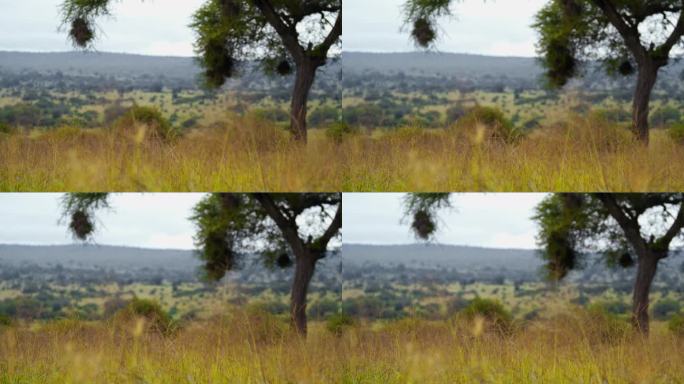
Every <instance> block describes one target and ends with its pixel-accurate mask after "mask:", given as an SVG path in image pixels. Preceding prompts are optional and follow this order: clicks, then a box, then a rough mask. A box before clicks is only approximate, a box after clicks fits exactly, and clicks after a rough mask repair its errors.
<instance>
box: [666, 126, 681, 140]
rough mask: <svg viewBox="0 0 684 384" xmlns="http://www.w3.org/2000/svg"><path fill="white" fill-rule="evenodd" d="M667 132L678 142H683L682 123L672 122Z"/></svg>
mask: <svg viewBox="0 0 684 384" xmlns="http://www.w3.org/2000/svg"><path fill="white" fill-rule="evenodd" d="M668 133H669V134H670V137H671V138H672V140H674V141H676V142H677V143H678V144H684V123H677V124H672V125H671V126H670V128H669V129H668Z"/></svg>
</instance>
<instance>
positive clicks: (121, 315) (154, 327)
mask: <svg viewBox="0 0 684 384" xmlns="http://www.w3.org/2000/svg"><path fill="white" fill-rule="evenodd" d="M141 319H142V320H144V321H145V324H144V325H145V327H146V328H147V330H150V331H157V332H159V333H161V334H162V335H168V334H170V333H171V332H172V331H173V330H174V324H173V321H172V320H171V317H170V316H169V315H168V313H166V311H164V309H162V307H161V305H159V303H157V302H156V301H154V300H148V299H139V298H137V297H135V298H133V299H132V300H131V301H130V302H129V303H128V305H126V306H125V307H124V308H123V309H121V310H119V311H118V312H117V313H116V314H115V315H114V318H113V320H114V321H115V323H123V324H130V323H131V322H133V321H136V320H141Z"/></svg>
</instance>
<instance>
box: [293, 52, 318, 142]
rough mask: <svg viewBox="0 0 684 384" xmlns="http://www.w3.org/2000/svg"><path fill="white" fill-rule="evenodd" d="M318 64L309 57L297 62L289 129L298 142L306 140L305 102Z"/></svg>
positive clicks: (307, 99)
mask: <svg viewBox="0 0 684 384" xmlns="http://www.w3.org/2000/svg"><path fill="white" fill-rule="evenodd" d="M317 68H318V66H317V65H316V63H315V62H314V61H313V60H311V59H310V58H308V57H306V58H304V59H302V60H301V63H298V64H297V71H296V74H295V83H294V89H293V91H292V100H291V103H290V129H291V130H292V135H293V136H294V139H295V140H297V141H300V142H304V143H305V142H306V141H307V126H306V116H307V103H308V101H309V92H310V91H311V86H312V85H313V82H314V79H315V77H316V69H317Z"/></svg>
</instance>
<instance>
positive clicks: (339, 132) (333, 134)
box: [325, 122, 359, 144]
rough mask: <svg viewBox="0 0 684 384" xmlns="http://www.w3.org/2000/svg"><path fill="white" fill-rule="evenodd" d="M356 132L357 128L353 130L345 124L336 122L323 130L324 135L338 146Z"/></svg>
mask: <svg viewBox="0 0 684 384" xmlns="http://www.w3.org/2000/svg"><path fill="white" fill-rule="evenodd" d="M358 132H359V130H358V128H354V127H352V126H350V125H349V124H347V123H345V122H336V123H332V124H330V125H328V128H326V130H325V135H326V136H327V137H328V139H330V140H332V141H334V142H335V143H336V144H340V143H342V142H343V141H344V140H345V139H346V138H347V137H349V136H353V135H355V134H357V133H358Z"/></svg>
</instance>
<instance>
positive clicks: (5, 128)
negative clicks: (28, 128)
mask: <svg viewBox="0 0 684 384" xmlns="http://www.w3.org/2000/svg"><path fill="white" fill-rule="evenodd" d="M13 133H14V128H12V126H11V125H9V124H7V123H4V122H0V135H3V134H4V135H11V134H13Z"/></svg>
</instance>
